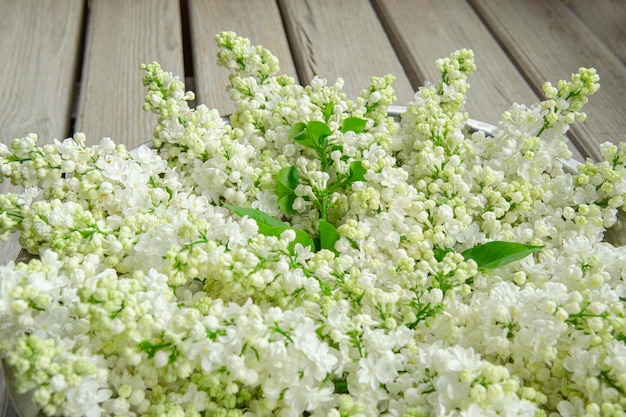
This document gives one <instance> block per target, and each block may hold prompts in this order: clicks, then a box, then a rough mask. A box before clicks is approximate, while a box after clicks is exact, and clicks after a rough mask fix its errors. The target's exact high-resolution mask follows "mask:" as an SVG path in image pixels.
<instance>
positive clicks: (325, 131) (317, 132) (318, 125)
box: [306, 120, 330, 147]
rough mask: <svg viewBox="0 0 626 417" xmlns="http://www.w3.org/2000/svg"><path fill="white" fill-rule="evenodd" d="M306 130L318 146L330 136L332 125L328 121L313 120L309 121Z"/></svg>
mask: <svg viewBox="0 0 626 417" xmlns="http://www.w3.org/2000/svg"><path fill="white" fill-rule="evenodd" d="M306 130H307V132H309V135H310V136H311V138H312V139H313V140H314V141H315V143H316V145H317V146H318V147H319V146H320V144H321V143H322V141H323V140H324V139H326V138H327V137H328V136H330V127H328V125H327V124H326V123H324V122H320V121H317V120H311V121H310V122H309V123H307V125H306Z"/></svg>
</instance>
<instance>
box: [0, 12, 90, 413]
mask: <svg viewBox="0 0 626 417" xmlns="http://www.w3.org/2000/svg"><path fill="white" fill-rule="evenodd" d="M0 10H2V13H0V55H1V56H2V57H3V62H2V65H0V97H2V100H1V101H0V141H1V142H2V143H5V144H8V143H10V141H11V140H12V139H13V138H16V137H23V136H25V135H27V134H28V133H37V134H38V135H39V140H40V141H41V143H49V142H51V141H52V140H53V139H54V138H58V139H62V138H64V137H65V136H67V135H68V134H69V126H70V113H71V104H72V92H73V87H74V80H75V75H76V71H77V59H78V53H79V46H80V36H81V20H82V15H83V0H71V1H65V2H61V3H59V2H53V1H40V0H23V1H19V2H17V1H13V0H0ZM15 191H17V189H15V188H14V187H10V186H9V184H8V183H6V182H5V183H3V184H0V193H6V192H15ZM18 251H19V245H18V243H17V238H16V236H13V237H12V238H11V239H10V240H9V241H8V242H3V243H0V264H1V265H5V264H6V263H8V262H9V261H10V260H13V259H15V257H16V256H17V253H18ZM0 279H1V278H0ZM17 415H18V414H17V412H16V411H15V408H14V407H13V404H12V403H11V400H10V398H9V395H8V390H7V387H6V386H5V384H4V378H3V376H2V373H1V372H0V416H2V417H17Z"/></svg>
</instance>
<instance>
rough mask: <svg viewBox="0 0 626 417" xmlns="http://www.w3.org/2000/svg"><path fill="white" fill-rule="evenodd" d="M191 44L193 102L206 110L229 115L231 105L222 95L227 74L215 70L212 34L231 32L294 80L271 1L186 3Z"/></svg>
mask: <svg viewBox="0 0 626 417" xmlns="http://www.w3.org/2000/svg"><path fill="white" fill-rule="evenodd" d="M189 16H190V31H191V45H192V55H193V64H194V77H195V88H196V96H197V97H196V99H197V102H198V103H203V104H205V105H207V106H208V107H209V108H215V109H217V110H219V112H220V113H221V114H229V113H232V112H233V111H234V110H235V106H234V104H233V103H232V101H231V100H230V98H229V97H228V93H226V85H227V84H228V71H227V70H226V69H224V68H221V67H218V66H217V63H216V60H217V52H218V48H217V46H216V44H215V35H217V34H218V33H221V32H223V31H234V32H236V33H237V34H238V35H239V36H243V37H245V38H248V39H250V42H251V43H252V44H253V45H263V47H265V48H267V49H269V50H270V51H271V52H272V54H274V55H275V56H276V57H278V59H279V61H280V69H281V70H280V72H281V73H282V74H288V75H290V76H292V77H295V78H296V79H297V74H296V70H295V66H294V64H293V59H292V58H291V52H290V50H289V43H288V41H287V35H286V34H285V31H284V29H283V24H282V20H281V17H280V12H279V10H278V7H277V6H276V2H275V1H273V0H255V1H249V0H214V1H196V0H189Z"/></svg>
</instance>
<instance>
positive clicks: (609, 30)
mask: <svg viewBox="0 0 626 417" xmlns="http://www.w3.org/2000/svg"><path fill="white" fill-rule="evenodd" d="M566 3H567V5H568V6H569V8H570V9H572V10H573V11H574V14H576V16H578V18H579V19H580V20H582V21H583V23H584V24H585V25H587V27H588V28H589V29H590V30H591V31H592V32H593V33H594V34H595V35H596V36H597V37H598V38H599V39H600V40H602V42H604V43H605V44H606V45H607V46H608V47H609V48H610V49H611V50H612V51H613V52H614V53H615V55H617V56H618V57H619V58H620V59H621V60H622V62H625V63H626V1H624V0H593V1H589V0H569V1H567V2H566Z"/></svg>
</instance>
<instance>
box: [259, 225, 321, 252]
mask: <svg viewBox="0 0 626 417" xmlns="http://www.w3.org/2000/svg"><path fill="white" fill-rule="evenodd" d="M257 224H258V225H259V233H261V234H262V235H265V236H276V237H280V235H282V234H283V232H284V231H285V230H287V229H291V230H293V231H294V232H295V233H296V238H295V239H294V240H292V241H291V243H290V244H289V247H288V249H289V253H291V254H292V255H295V253H296V251H295V248H296V244H298V243H299V244H301V245H302V246H303V247H305V248H306V247H307V246H311V247H312V248H314V247H315V244H314V243H313V238H311V236H309V234H308V233H307V232H305V231H304V230H302V229H300V228H299V227H295V226H289V225H286V224H285V225H284V226H269V225H264V224H259V223H258V222H257Z"/></svg>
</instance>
